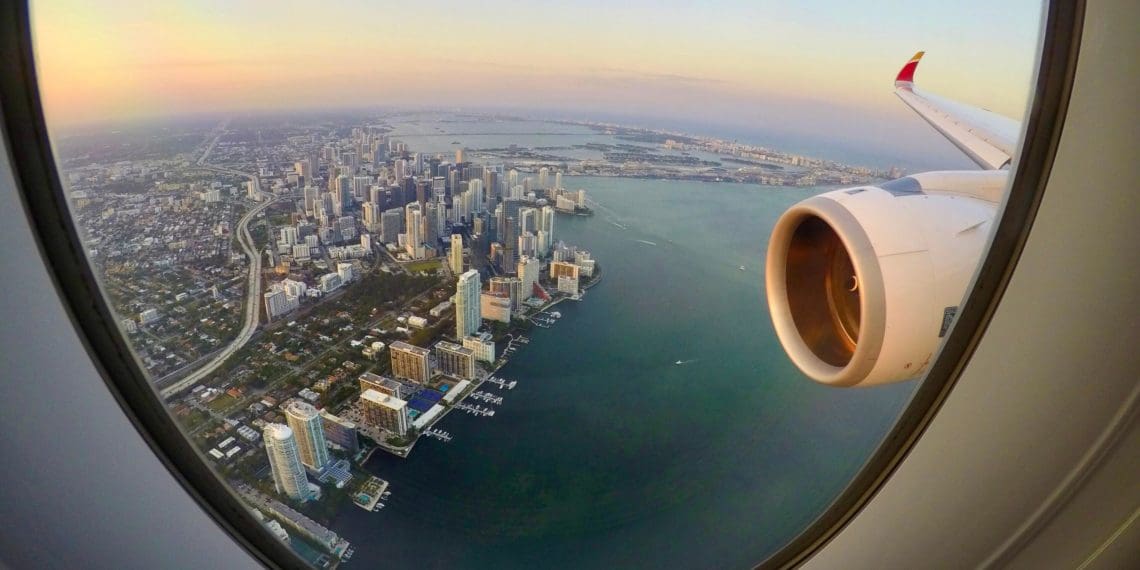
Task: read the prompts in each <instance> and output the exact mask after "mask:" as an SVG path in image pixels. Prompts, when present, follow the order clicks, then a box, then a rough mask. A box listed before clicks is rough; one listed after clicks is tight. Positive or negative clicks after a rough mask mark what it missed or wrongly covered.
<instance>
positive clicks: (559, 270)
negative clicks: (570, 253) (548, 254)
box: [550, 261, 580, 281]
mask: <svg viewBox="0 0 1140 570" xmlns="http://www.w3.org/2000/svg"><path fill="white" fill-rule="evenodd" d="M579 271H580V268H579V267H578V266H577V265H574V264H573V263H570V262H567V261H552V262H551V263H550V279H551V281H557V280H558V278H559V277H563V276H566V277H573V278H574V280H575V281H577V280H578V272H579Z"/></svg>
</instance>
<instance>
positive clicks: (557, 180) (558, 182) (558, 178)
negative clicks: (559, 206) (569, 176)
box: [554, 172, 562, 188]
mask: <svg viewBox="0 0 1140 570" xmlns="http://www.w3.org/2000/svg"><path fill="white" fill-rule="evenodd" d="M554 187H555V188H562V173H561V172H555V173H554Z"/></svg>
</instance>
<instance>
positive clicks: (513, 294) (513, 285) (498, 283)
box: [490, 277, 523, 311]
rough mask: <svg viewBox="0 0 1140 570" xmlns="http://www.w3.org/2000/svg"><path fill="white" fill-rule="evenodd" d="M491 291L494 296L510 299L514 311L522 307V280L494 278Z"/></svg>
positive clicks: (516, 278)
mask: <svg viewBox="0 0 1140 570" xmlns="http://www.w3.org/2000/svg"><path fill="white" fill-rule="evenodd" d="M490 290H491V294H493V295H499V296H502V297H507V298H509V299H510V300H511V310H512V311H517V310H518V308H519V307H520V306H522V300H523V297H522V295H523V291H522V280H521V279H519V278H518V277H492V278H491V284H490Z"/></svg>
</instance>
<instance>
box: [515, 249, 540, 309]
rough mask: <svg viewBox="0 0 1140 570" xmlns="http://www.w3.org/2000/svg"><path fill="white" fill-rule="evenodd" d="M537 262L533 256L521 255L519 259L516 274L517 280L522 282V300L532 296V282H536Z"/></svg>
mask: <svg viewBox="0 0 1140 570" xmlns="http://www.w3.org/2000/svg"><path fill="white" fill-rule="evenodd" d="M538 272H539V263H538V260H537V259H535V258H533V257H523V258H521V259H519V265H518V276H519V281H520V282H521V283H522V285H521V289H520V290H521V292H522V301H525V300H527V299H529V298H531V297H533V296H534V284H535V283H538Z"/></svg>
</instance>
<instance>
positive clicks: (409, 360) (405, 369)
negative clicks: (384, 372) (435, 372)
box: [388, 340, 431, 384]
mask: <svg viewBox="0 0 1140 570" xmlns="http://www.w3.org/2000/svg"><path fill="white" fill-rule="evenodd" d="M388 350H389V352H391V354H392V376H395V377H396V378H406V379H408V380H411V381H412V382H415V383H417V384H426V383H427V381H428V380H431V362H430V361H429V360H428V355H429V354H431V353H430V352H428V350H427V349H426V348H420V347H418V346H413V345H410V344H408V343H406V342H404V341H401V340H398V341H396V342H393V343H392V344H391V345H390V346H389V347H388Z"/></svg>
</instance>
